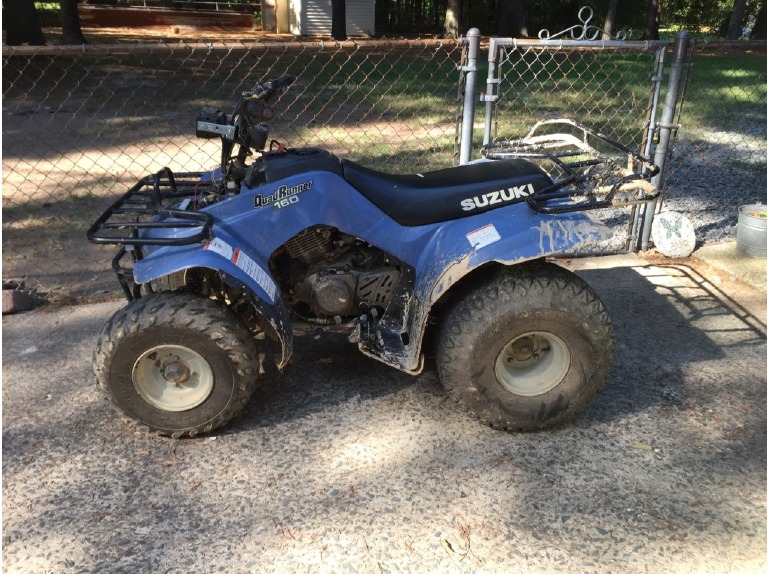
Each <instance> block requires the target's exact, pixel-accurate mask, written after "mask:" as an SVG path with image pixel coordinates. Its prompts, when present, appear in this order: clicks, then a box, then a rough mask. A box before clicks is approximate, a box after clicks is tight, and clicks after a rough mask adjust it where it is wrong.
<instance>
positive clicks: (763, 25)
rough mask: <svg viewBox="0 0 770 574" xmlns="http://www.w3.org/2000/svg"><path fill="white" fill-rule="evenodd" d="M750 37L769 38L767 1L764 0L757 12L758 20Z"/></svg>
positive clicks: (753, 38)
mask: <svg viewBox="0 0 770 574" xmlns="http://www.w3.org/2000/svg"><path fill="white" fill-rule="evenodd" d="M749 38H751V39H752V40H767V1H763V2H762V5H761V6H760V7H759V12H758V13H757V21H756V22H755V23H754V27H753V28H752V29H751V34H749Z"/></svg>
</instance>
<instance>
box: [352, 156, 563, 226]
mask: <svg viewBox="0 0 770 574" xmlns="http://www.w3.org/2000/svg"><path fill="white" fill-rule="evenodd" d="M342 172H343V174H344V176H345V179H346V180H347V181H348V183H350V185H352V186H353V187H354V188H356V189H357V190H358V191H359V192H360V193H361V195H363V196H364V197H366V198H367V199H368V200H369V201H371V202H372V203H373V204H374V205H376V206H377V207H379V208H380V209H381V210H382V211H384V212H385V213H386V214H387V215H388V216H390V217H391V218H392V219H394V220H395V221H397V222H398V223H400V224H401V225H406V226H417V225H427V224H429V223H438V222H440V221H449V220H452V219H457V218H459V217H468V216H471V215H476V214H479V213H483V212H485V211H490V210H492V209H497V208H498V207H503V206H506V205H511V204H513V203H518V202H521V201H525V200H526V198H527V197H528V196H529V195H531V194H532V193H535V192H537V191H540V190H542V189H544V188H546V187H548V186H550V185H552V184H553V182H552V181H551V178H550V177H549V176H548V174H547V173H546V172H545V171H543V170H542V169H541V168H540V167H539V166H538V165H536V164H534V163H533V162H531V161H528V160H525V159H509V160H498V161H489V162H481V163H473V164H466V165H461V166H457V167H450V168H447V169H441V170H438V171H431V172H427V173H424V174H416V175H391V174H386V173H381V172H378V171H375V170H373V169H369V168H366V167H363V166H360V165H358V164H355V163H353V162H351V161H348V160H343V161H342Z"/></svg>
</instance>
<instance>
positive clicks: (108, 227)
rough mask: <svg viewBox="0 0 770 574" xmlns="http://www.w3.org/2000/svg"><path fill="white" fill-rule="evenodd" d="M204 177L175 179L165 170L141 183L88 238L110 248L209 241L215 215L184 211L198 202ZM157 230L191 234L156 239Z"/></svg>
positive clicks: (102, 218) (193, 175)
mask: <svg viewBox="0 0 770 574" xmlns="http://www.w3.org/2000/svg"><path fill="white" fill-rule="evenodd" d="M202 175H203V174H196V173H183V174H179V175H178V176H176V177H175V176H174V174H173V173H172V172H171V170H170V169H169V168H164V169H162V170H160V171H159V172H158V173H156V174H155V175H150V176H147V177H145V178H143V179H141V180H139V182H138V183H137V184H136V185H134V186H133V187H132V188H131V189H129V190H128V191H127V192H126V193H125V194H124V195H123V196H122V197H121V198H120V199H118V200H117V201H116V202H115V203H113V204H112V205H111V206H110V207H109V208H108V209H107V211H105V212H104V213H103V214H102V215H101V216H100V217H99V219H97V220H96V221H95V222H94V224H93V225H91V227H90V228H89V229H88V231H87V232H86V237H87V238H88V240H89V241H90V242H92V243H99V244H108V245H189V244H191V243H198V242H200V241H203V240H205V239H209V238H210V231H211V225H212V223H213V218H212V217H211V215H209V214H208V213H204V212H200V211H188V210H187V209H184V208H183V206H185V207H186V205H185V201H188V203H189V202H194V201H195V200H196V199H197V197H198V192H197V188H198V186H200V185H201V179H200V178H201V176H202ZM164 176H165V177H164ZM177 177H178V178H180V179H179V180H177ZM203 183H204V184H207V182H203ZM207 185H208V184H207ZM170 205H178V207H170ZM153 229H167V230H172V229H173V230H190V232H188V233H184V234H182V235H179V236H177V235H175V234H174V235H172V234H170V233H169V234H163V236H157V237H156V236H153V235H152V233H151V230H153Z"/></svg>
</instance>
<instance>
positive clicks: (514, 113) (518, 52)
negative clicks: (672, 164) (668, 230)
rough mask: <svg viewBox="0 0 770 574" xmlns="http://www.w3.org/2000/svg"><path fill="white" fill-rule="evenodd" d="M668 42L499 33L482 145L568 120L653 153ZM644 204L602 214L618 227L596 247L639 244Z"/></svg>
mask: <svg viewBox="0 0 770 574" xmlns="http://www.w3.org/2000/svg"><path fill="white" fill-rule="evenodd" d="M667 46H668V43H666V42H600V41H599V42H597V41H564V42H562V41H531V40H516V39H497V40H496V41H495V43H494V44H493V46H492V47H491V48H490V50H492V51H493V53H492V54H491V55H490V61H491V62H492V64H491V68H490V69H489V70H488V78H487V89H486V96H485V98H484V99H485V100H486V109H485V130H484V135H483V143H485V144H486V143H491V142H499V141H504V140H510V139H516V138H519V137H521V136H523V135H524V134H526V133H527V131H528V130H529V128H530V127H532V126H533V125H534V123H535V122H537V121H540V120H550V119H556V118H569V119H572V120H575V121H577V122H579V123H581V124H584V125H586V126H590V127H592V128H593V129H595V130H597V131H599V132H601V133H603V134H604V135H606V136H608V137H610V138H611V139H613V140H615V141H618V142H619V143H621V144H624V145H626V146H628V147H630V148H632V149H635V150H637V151H640V152H641V153H642V154H643V155H646V156H648V157H651V150H652V146H651V145H650V144H651V143H652V142H651V138H652V133H651V131H650V127H651V125H652V124H653V123H654V119H653V118H654V116H653V112H654V109H655V107H656V104H657V102H658V100H659V97H660V86H661V83H662V80H663V76H662V70H663V64H664V56H665V51H666V48H667ZM637 211H638V208H637V207H630V208H625V209H617V208H616V209H602V210H597V211H596V212H595V214H596V215H597V216H598V217H599V218H600V219H601V220H602V221H604V222H605V223H606V224H607V225H608V226H610V228H611V229H612V230H613V232H614V237H613V238H612V239H611V240H608V241H606V242H602V244H601V245H598V246H588V247H587V248H586V249H588V250H590V252H591V253H615V252H620V251H627V250H629V249H630V248H632V247H633V245H632V243H633V242H634V240H635V237H636V227H637V226H638V214H637Z"/></svg>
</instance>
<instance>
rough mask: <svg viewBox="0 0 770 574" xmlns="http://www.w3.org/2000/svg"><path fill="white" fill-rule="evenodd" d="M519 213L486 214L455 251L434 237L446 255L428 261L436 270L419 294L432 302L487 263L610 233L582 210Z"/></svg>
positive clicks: (570, 247) (533, 255)
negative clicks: (509, 215)
mask: <svg viewBox="0 0 770 574" xmlns="http://www.w3.org/2000/svg"><path fill="white" fill-rule="evenodd" d="M501 211H502V210H501ZM521 215H522V216H524V217H522V216H519V217H514V218H497V217H496V218H494V219H492V218H490V221H489V222H488V223H486V224H482V225H481V226H480V227H478V228H476V229H474V230H471V231H469V232H465V233H464V235H465V237H466V239H467V240H468V242H467V243H465V246H466V248H465V249H462V250H459V251H457V250H455V251H454V252H452V250H447V249H443V248H442V247H441V246H440V244H441V243H442V238H437V240H438V245H436V247H435V249H434V250H433V253H444V254H447V256H445V257H442V258H440V259H439V260H438V261H436V262H435V263H434V264H433V265H432V267H433V268H434V269H436V271H437V273H436V274H434V275H433V276H431V274H430V273H428V274H426V277H425V279H426V280H425V281H424V282H422V284H421V285H420V287H421V288H422V292H421V293H418V296H420V297H421V299H422V300H424V301H428V302H429V305H433V303H435V302H436V301H437V300H438V299H439V298H440V297H441V296H442V295H443V294H444V293H445V292H446V291H447V290H448V289H449V288H450V287H452V285H454V284H455V283H457V282H458V281H459V280H460V279H462V278H463V277H465V276H466V275H467V274H468V273H470V272H471V271H473V270H474V269H476V268H478V267H481V266H482V265H485V264H487V263H491V262H496V263H500V264H503V265H515V264H518V263H523V262H525V261H529V260H532V259H539V258H542V257H547V256H552V255H558V254H561V253H567V252H572V251H574V250H575V249H576V248H578V247H580V246H581V245H584V244H590V243H596V242H598V241H602V240H605V239H609V238H611V237H612V231H611V230H610V229H609V228H608V227H607V226H606V225H604V224H603V223H601V222H599V221H596V220H595V219H593V218H592V217H589V216H588V215H586V214H585V213H568V214H560V215H558V216H554V215H543V214H538V213H534V212H532V211H530V210H526V211H523V210H522V214H521ZM525 218H526V219H525ZM525 221H526V224H525V225H522V223H524V222H525ZM455 243H457V242H456V240H455ZM460 244H461V245H462V244H463V242H460Z"/></svg>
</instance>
